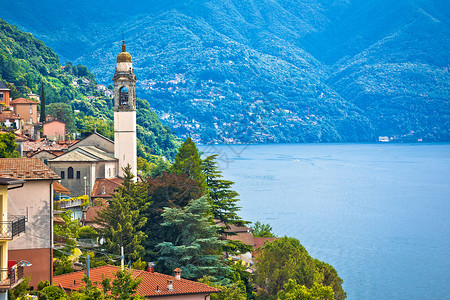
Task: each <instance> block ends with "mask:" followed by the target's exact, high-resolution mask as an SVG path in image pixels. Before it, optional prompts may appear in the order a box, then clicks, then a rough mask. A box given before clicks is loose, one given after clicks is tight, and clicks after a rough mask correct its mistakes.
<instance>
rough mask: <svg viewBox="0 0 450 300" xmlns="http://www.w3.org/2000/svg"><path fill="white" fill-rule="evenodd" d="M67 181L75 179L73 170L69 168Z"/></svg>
mask: <svg viewBox="0 0 450 300" xmlns="http://www.w3.org/2000/svg"><path fill="white" fill-rule="evenodd" d="M67 179H73V168H72V167H69V168H68V169H67Z"/></svg>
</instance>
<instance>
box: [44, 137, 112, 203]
mask: <svg viewBox="0 0 450 300" xmlns="http://www.w3.org/2000/svg"><path fill="white" fill-rule="evenodd" d="M81 142H82V141H80V142H79V143H81ZM79 143H77V144H79ZM48 164H49V166H50V167H51V168H52V170H54V171H55V172H56V173H57V174H58V175H59V176H60V177H61V183H62V185H63V186H65V187H67V188H68V189H69V190H70V191H71V196H72V197H75V196H79V195H90V194H91V192H92V188H93V186H94V183H95V180H96V179H97V178H108V177H114V176H116V175H117V173H116V172H117V159H116V158H114V154H112V153H110V152H106V151H104V150H103V149H101V148H98V147H96V146H77V147H73V148H72V147H71V149H69V151H68V152H67V153H64V154H62V155H60V156H58V157H56V158H54V159H51V160H48Z"/></svg>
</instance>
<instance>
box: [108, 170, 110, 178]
mask: <svg viewBox="0 0 450 300" xmlns="http://www.w3.org/2000/svg"><path fill="white" fill-rule="evenodd" d="M108 177H111V169H108Z"/></svg>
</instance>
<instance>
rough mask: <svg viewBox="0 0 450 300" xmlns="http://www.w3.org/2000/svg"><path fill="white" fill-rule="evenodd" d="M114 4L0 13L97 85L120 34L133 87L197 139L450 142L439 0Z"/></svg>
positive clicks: (108, 70) (21, 7)
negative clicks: (86, 73)
mask: <svg viewBox="0 0 450 300" xmlns="http://www.w3.org/2000/svg"><path fill="white" fill-rule="evenodd" d="M122 5H123V4H122V2H121V1H117V0H113V1H102V0H101V1H96V2H95V3H90V2H87V1H84V0H82V1H77V2H72V1H61V2H59V3H57V4H54V3H53V2H52V1H40V2H39V4H37V3H34V2H32V1H20V2H14V3H5V4H4V5H3V6H4V8H5V10H4V12H2V13H0V17H4V18H6V19H7V20H9V21H12V22H14V23H16V24H18V25H19V26H21V28H24V29H26V30H29V31H30V32H33V33H34V34H36V35H37V36H39V37H40V38H42V39H43V40H44V41H46V42H47V43H48V44H49V45H52V46H53V47H54V48H55V49H56V51H57V53H59V54H61V55H62V57H64V58H66V59H71V60H74V59H76V60H77V62H80V63H83V64H86V65H88V66H89V67H90V68H91V70H92V71H93V72H94V73H95V74H96V77H97V79H98V80H99V81H101V82H104V83H109V82H110V81H111V77H112V73H113V71H114V68H113V66H114V58H115V55H116V53H117V49H118V48H119V45H120V39H121V34H122V31H123V32H124V34H125V39H126V41H127V49H129V52H130V53H131V54H132V56H133V59H134V66H135V71H136V74H137V76H138V83H139V85H138V95H142V96H143V97H145V98H147V99H148V100H149V103H150V105H151V106H152V107H153V108H155V109H156V110H157V112H158V114H159V115H160V117H161V118H162V119H163V122H165V123H166V124H169V125H170V126H171V127H172V128H174V129H175V131H176V132H177V133H179V134H181V135H189V136H192V137H193V138H196V139H197V140H200V141H202V142H205V143H211V142H302V141H308V142H317V141H373V140H376V139H377V137H378V136H379V135H389V136H398V137H399V139H401V140H408V139H409V140H417V139H418V138H423V139H424V140H427V141H446V140H449V139H450V132H449V128H450V120H449V113H448V112H449V111H450V105H449V95H450V93H449V82H450V81H449V73H448V72H449V67H450V62H449V61H450V55H449V49H450V41H449V34H448V33H449V28H450V27H449V20H450V13H449V12H450V7H449V3H448V1H444V0H435V1H431V0H399V1H394V2H392V1H386V0H372V1H363V0H318V1H313V0H304V1H294V0H273V1H268V0H249V1H239V0H222V1H219V0H207V1H199V0H191V1H164V2H160V1H133V2H132V3H130V4H127V7H126V9H125V8H123V7H122ZM38 8H39V12H40V14H39V18H38V17H37V15H36V14H34V13H33V12H34V11H37V10H38ZM24 16H26V17H24ZM44 19H45V20H46V22H44V21H43V20H44Z"/></svg>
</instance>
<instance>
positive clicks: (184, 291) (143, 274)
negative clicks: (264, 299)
mask: <svg viewBox="0 0 450 300" xmlns="http://www.w3.org/2000/svg"><path fill="white" fill-rule="evenodd" d="M119 269H120V267H116V266H111V265H106V266H102V267H98V268H92V269H91V270H90V278H91V280H92V282H94V283H97V285H98V286H99V287H101V284H100V282H101V281H102V276H104V277H109V278H110V279H111V281H112V280H113V279H114V274H115V273H116V272H117V271H118V270H119ZM131 273H132V275H133V277H134V278H135V279H136V278H142V282H141V284H140V285H139V287H138V289H137V293H138V294H139V295H141V296H144V297H149V298H151V297H161V296H176V295H189V294H210V293H220V292H221V291H220V290H219V289H216V288H213V287H210V286H208V285H206V284H203V283H199V282H195V281H191V280H187V279H183V278H181V279H179V280H178V279H175V277H174V276H169V275H164V274H161V273H156V272H155V273H151V272H147V271H140V270H131ZM83 277H84V271H78V272H74V273H70V274H63V275H58V276H55V277H53V282H54V283H56V284H57V285H58V286H61V287H62V288H63V289H65V290H72V291H75V290H79V289H80V288H81V287H84V285H85V283H84V282H83V281H82V280H81V279H82V278H83ZM168 280H173V289H172V290H171V291H169V290H168V289H167V281H168ZM74 283H75V284H74ZM157 290H159V291H157Z"/></svg>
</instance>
